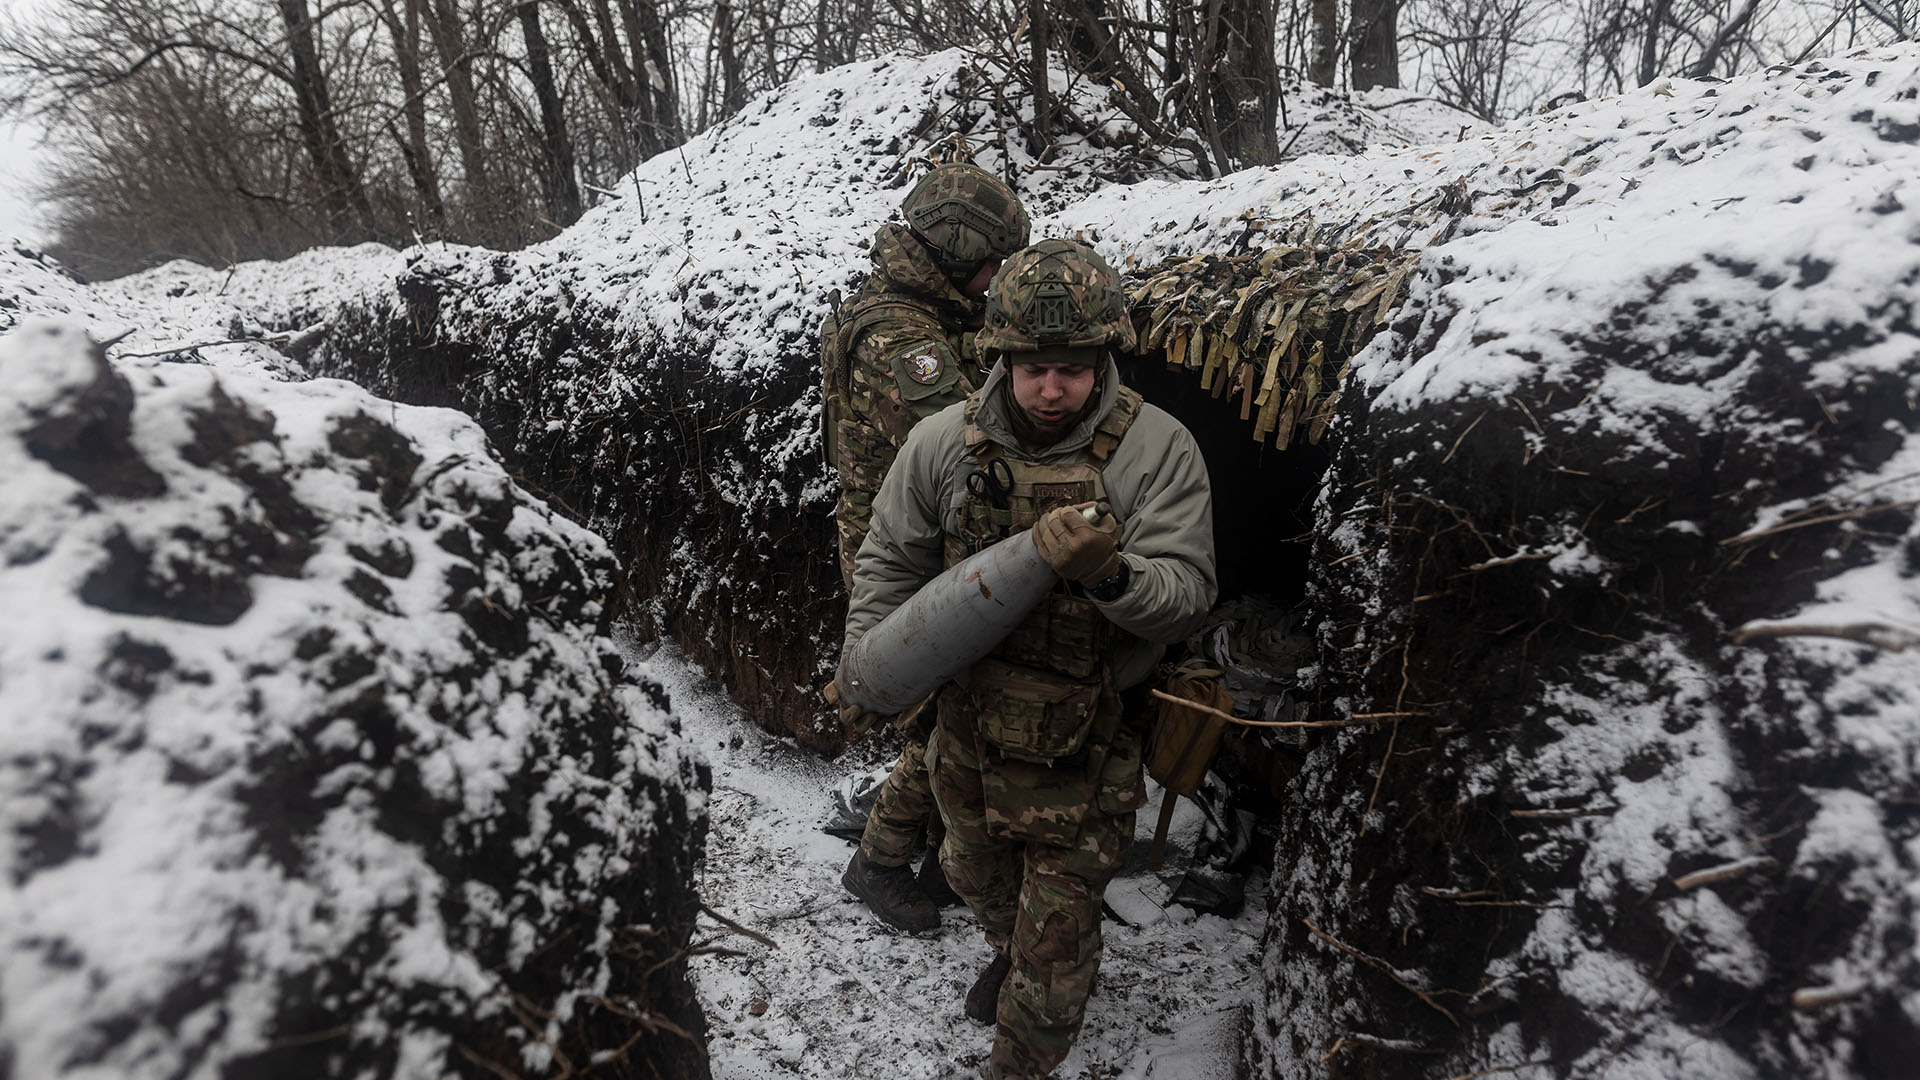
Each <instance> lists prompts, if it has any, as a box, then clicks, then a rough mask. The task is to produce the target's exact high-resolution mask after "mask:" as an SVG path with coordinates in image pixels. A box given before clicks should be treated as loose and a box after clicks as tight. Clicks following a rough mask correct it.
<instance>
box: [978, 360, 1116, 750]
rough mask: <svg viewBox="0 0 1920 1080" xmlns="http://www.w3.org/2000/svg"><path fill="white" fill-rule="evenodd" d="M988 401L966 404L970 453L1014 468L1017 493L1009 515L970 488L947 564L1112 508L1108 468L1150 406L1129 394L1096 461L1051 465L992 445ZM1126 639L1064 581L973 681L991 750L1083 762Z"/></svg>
mask: <svg viewBox="0 0 1920 1080" xmlns="http://www.w3.org/2000/svg"><path fill="white" fill-rule="evenodd" d="M980 398H981V395H979V394H977V393H976V394H974V395H973V396H972V397H970V398H968V399H967V404H966V410H965V413H964V416H965V421H966V446H967V450H968V451H969V452H970V453H971V454H972V455H973V461H974V464H975V465H976V466H977V467H981V468H984V467H985V466H986V465H987V464H988V463H989V462H991V461H993V460H995V459H998V460H1000V461H1003V462H1005V463H1006V465H1007V468H1008V469H1009V470H1011V472H1012V475H1013V487H1012V489H1011V490H1010V491H1009V492H1008V495H1007V500H1006V501H1007V505H1006V506H1005V507H996V506H994V505H993V504H992V503H991V502H989V501H988V500H987V499H985V498H983V497H981V496H980V495H977V494H975V493H974V492H973V491H972V490H970V489H969V490H967V493H966V496H965V498H964V499H962V500H961V503H960V506H959V509H958V531H957V532H955V533H949V534H948V535H947V538H946V565H948V566H953V565H955V564H956V563H959V562H961V561H962V560H964V559H966V558H967V557H968V556H970V555H972V554H974V553H975V552H978V551H981V550H984V549H985V548H988V547H991V546H992V545H994V544H997V543H999V542H1000V541H1002V540H1005V539H1007V538H1008V537H1010V536H1013V535H1014V534H1016V533H1019V532H1021V531H1023V530H1026V529H1031V528H1032V527H1033V525H1034V523H1035V522H1037V521H1039V520H1040V519H1041V518H1042V517H1044V516H1046V514H1047V512H1048V511H1050V510H1053V509H1055V508H1056V507H1061V506H1072V505H1075V504H1078V503H1086V502H1095V501H1104V500H1105V499H1106V497H1107V487H1106V483H1105V482H1104V480H1103V479H1102V477H1101V470H1102V469H1103V468H1105V466H1106V463H1107V459H1108V458H1109V457H1111V456H1112V455H1113V449H1114V447H1116V446H1118V445H1119V444H1120V440H1121V438H1122V437H1124V436H1125V435H1126V433H1127V429H1128V428H1130V427H1132V426H1133V421H1134V418H1135V417H1137V416H1138V415H1139V414H1140V405H1141V398H1140V395H1139V394H1138V393H1137V392H1135V391H1133V390H1131V389H1128V388H1127V387H1121V388H1120V394H1119V397H1118V400H1116V401H1115V402H1114V406H1113V409H1112V410H1111V411H1110V412H1108V413H1107V415H1106V418H1105V419H1103V420H1102V421H1101V422H1100V426H1099V427H1098V428H1096V429H1095V430H1094V435H1093V443H1092V445H1091V447H1090V448H1089V454H1090V456H1091V457H1090V460H1088V461H1083V462H1074V463H1068V464H1042V463H1037V462H1031V461H1022V460H1020V459H1017V458H1013V457H1009V456H1008V455H1007V454H1006V453H1005V451H1004V450H1003V448H1002V447H1001V446H1000V444H998V443H996V442H994V441H992V440H991V439H989V438H988V437H987V434H986V432H984V431H982V430H981V429H980V426H979V423H978V413H979V409H980ZM1122 524H1124V522H1123V523H1122ZM1120 632H1121V631H1119V630H1118V629H1116V628H1115V627H1114V625H1113V624H1112V623H1110V622H1108V621H1107V620H1106V617H1105V616H1103V615H1101V614H1100V611H1099V609H1098V608H1096V607H1094V605H1093V602H1092V601H1091V600H1088V599H1087V598H1086V597H1085V596H1084V595H1080V590H1079V589H1077V588H1076V587H1074V586H1071V585H1070V584H1069V583H1068V582H1065V581H1062V582H1060V583H1059V584H1058V585H1056V586H1055V587H1054V589H1053V591H1052V592H1049V593H1048V594H1047V595H1046V597H1045V598H1044V599H1043V600H1042V601H1041V602H1040V605H1039V606H1038V607H1037V608H1035V609H1034V611H1033V613H1032V614H1031V615H1028V616H1027V618H1026V619H1025V620H1024V621H1023V622H1021V623H1020V625H1019V626H1017V627H1015V628H1014V630H1013V632H1012V633H1011V634H1008V635H1007V637H1006V638H1005V640H1003V641H1001V642H1000V644H999V645H997V646H995V647H994V649H993V651H992V652H990V653H988V654H987V655H986V657H985V658H984V659H982V660H980V661H979V662H977V663H975V664H974V665H973V667H972V669H970V671H969V673H968V681H967V684H966V687H967V688H966V693H967V694H968V696H969V697H970V698H971V703H972V706H973V709H974V711H975V713H976V715H977V716H978V718H979V719H978V722H979V724H980V729H981V733H982V734H983V735H985V736H986V739H987V742H988V744H989V745H990V746H991V747H993V748H994V749H996V750H998V751H999V752H1000V753H1001V754H1002V755H1003V756H1005V757H1009V758H1015V759H1018V760H1021V761H1030V762H1037V763H1041V764H1048V765H1056V764H1058V765H1066V764H1068V763H1070V762H1071V761H1073V760H1077V759H1083V758H1084V757H1085V755H1084V754H1082V753H1081V751H1083V750H1085V749H1086V748H1087V733H1088V731H1089V730H1090V729H1091V728H1092V726H1093V722H1094V718H1095V716H1096V714H1097V712H1098V709H1099V705H1100V700H1101V697H1102V694H1101V691H1102V688H1103V687H1104V686H1105V684H1106V682H1107V679H1108V675H1107V671H1106V665H1105V663H1104V662H1103V660H1104V657H1105V655H1106V652H1107V647H1108V646H1109V645H1110V644H1111V643H1112V640H1113V635H1114V634H1116V633H1120Z"/></svg>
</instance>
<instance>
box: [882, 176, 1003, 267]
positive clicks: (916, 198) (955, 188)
mask: <svg viewBox="0 0 1920 1080" xmlns="http://www.w3.org/2000/svg"><path fill="white" fill-rule="evenodd" d="M900 212H901V213H902V214H903V215H905V216H906V219H907V227H908V228H909V229H912V230H913V233H914V235H915V236H918V237H919V238H920V239H922V240H924V241H926V242H927V244H928V246H930V247H932V248H933V249H934V250H935V251H937V252H939V254H940V256H941V263H942V269H945V270H949V271H952V270H957V269H960V268H964V267H974V266H978V265H979V264H980V263H982V262H985V261H986V260H987V259H990V258H995V257H998V258H1002V259H1004V258H1006V257H1007V256H1009V255H1012V254H1013V253H1014V252H1016V251H1019V250H1020V249H1021V248H1023V247H1025V246H1026V245H1027V236H1028V232H1029V229H1030V228H1031V226H1030V224H1029V222H1028V220H1027V210H1026V208H1025V207H1023V206H1021V205H1020V197H1019V196H1018V195H1015V194H1014V193H1013V189H1012V188H1010V187H1008V186H1007V185H1005V184H1003V183H1001V182H1000V180H999V179H998V178H997V177H995V176H994V175H993V174H992V173H990V172H988V171H987V170H985V169H982V168H981V167H979V166H978V165H968V164H965V163H955V164H951V165H942V166H940V167H939V168H937V169H935V170H933V171H932V172H930V173H928V174H927V175H925V176H923V177H921V178H920V182H919V183H917V184H915V185H913V190H912V191H909V192H907V198H906V201H904V202H902V203H901V204H900Z"/></svg>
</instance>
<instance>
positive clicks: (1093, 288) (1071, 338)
mask: <svg viewBox="0 0 1920 1080" xmlns="http://www.w3.org/2000/svg"><path fill="white" fill-rule="evenodd" d="M1136 342H1137V337H1136V335H1135V333H1134V329H1133V319H1132V317H1131V316H1129V315H1128V314H1127V302H1126V297H1125V295H1124V294H1123V293H1122V292H1121V290H1120V275H1119V274H1116V273H1115V272H1114V269H1113V267H1112V266H1109V265H1108V264H1107V260H1105V259H1103V258H1101V257H1100V255H1099V253H1098V252H1096V251H1094V250H1093V249H1092V248H1091V247H1088V246H1087V245H1086V244H1083V243H1081V242H1080V241H1078V240H1063V239H1056V240H1042V241H1040V242H1039V243H1037V244H1035V245H1033V246H1032V247H1030V248H1027V249H1026V250H1024V251H1022V252H1020V253H1019V254H1017V255H1015V256H1014V257H1013V258H1011V259H1008V260H1007V262H1006V265H1004V266H1002V267H1001V268H1000V272H999V273H998V274H995V275H994V276H993V283H992V284H991V285H989V286H987V318H986V327H985V328H984V329H982V330H981V331H980V333H979V334H978V335H977V336H976V337H975V338H974V344H975V345H977V346H978V347H979V348H980V350H981V351H982V352H985V351H986V350H988V349H995V350H998V351H1000V352H1035V351H1037V350H1039V349H1041V348H1043V347H1048V346H1055V345H1106V346H1109V347H1112V348H1114V349H1118V350H1120V351H1122V352H1131V351H1133V348H1134V346H1135V344H1136Z"/></svg>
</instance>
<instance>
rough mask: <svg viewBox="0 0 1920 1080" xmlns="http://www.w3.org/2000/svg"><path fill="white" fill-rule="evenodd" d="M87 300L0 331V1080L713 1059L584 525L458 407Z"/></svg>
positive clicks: (654, 737)
mask: <svg viewBox="0 0 1920 1080" xmlns="http://www.w3.org/2000/svg"><path fill="white" fill-rule="evenodd" d="M17 256H18V253H16V258H15V259H14V261H13V262H12V263H10V264H9V269H10V270H12V269H15V268H24V269H25V270H26V271H27V272H25V273H23V274H22V275H21V277H19V278H10V283H12V284H14V285H15V287H14V288H10V289H9V290H7V295H6V297H5V302H4V303H0V307H4V308H7V309H8V310H9V312H10V313H12V314H17V313H18V312H19V311H20V310H22V309H28V310H30V309H32V308H34V307H36V306H42V305H46V304H48V303H50V302H52V301H51V300H50V299H49V298H52V297H56V296H57V295H64V296H65V297H66V300H65V301H63V302H61V303H58V304H56V306H66V307H69V308H71V307H73V306H75V305H76V304H77V303H78V302H79V301H81V300H82V299H84V298H83V297H81V296H80V294H79V293H78V292H77V291H75V290H73V289H71V288H70V287H69V283H67V282H65V281H64V279H60V278H58V277H57V276H55V275H52V274H45V273H39V272H36V271H34V270H33V268H32V267H31V266H28V265H27V264H25V263H23V262H22V261H21V260H20V259H19V258H18V257H17ZM29 279H30V280H29ZM63 290H64V292H63ZM87 325H88V324H87V323H86V322H85V321H84V320H83V319H81V318H79V317H77V316H73V315H69V316H63V317H62V319H61V321H58V322H55V321H50V320H43V321H40V322H33V321H28V322H25V323H21V324H19V325H16V326H12V327H10V329H9V331H8V333H7V334H6V335H5V336H4V337H3V338H0V378H4V379H5V381H6V383H7V386H8V393H7V395H6V397H5V398H4V399H0V472H3V473H4V475H5V476H6V478H7V479H6V482H5V483H6V499H5V500H4V502H3V503H0V607H4V609H5V610H6V611H7V612H8V616H7V625H6V629H5V632H4V633H0V731H4V732H5V738H6V746H7V752H6V754H5V755H4V756H0V829H3V830H4V832H3V833H0V835H4V838H5V839H4V842H0V881H3V882H4V887H0V1076H18V1077H22V1078H28V1077H35V1078H37V1077H54V1076H60V1075H67V1074H84V1075H90V1076H166V1077H224V1078H229V1080H231V1078H236V1077H272V1076H287V1075H296V1074H297V1075H303V1076H339V1077H417V1076H464V1077H479V1076H495V1075H519V1074H538V1075H557V1074H560V1073H563V1072H566V1071H567V1070H568V1068H569V1067H573V1068H581V1069H584V1068H585V1067H586V1066H587V1065H588V1064H589V1063H597V1064H598V1065H599V1066H600V1067H601V1068H600V1071H601V1072H604V1073H605V1074H607V1075H635V1076H660V1075H667V1076H704V1075H706V1057H705V1048H704V1045H703V1044H704V1038H705V1022H704V1020H703V1018H702V1016H701V1014H700V1011H699V1008H698V1006H697V1005H696V1004H695V1002H694V999H693V996H692V991H691V987H690V986H689V984H688V982H687V976H686V959H685V957H686V949H687V947H688V942H689V938H690V936H691V932H692V928H693V923H694V917H695V913H696V910H697V908H698V899H697V897H696V896H695V894H694V892H693V888H692V871H693V866H694V863H695V862H696V860H697V859H698V858H699V857H700V854H701V851H702V849H703V847H704V835H705V817H704V799H705V792H706V787H707V783H708V781H707V777H706V770H705V766H704V765H702V764H701V763H700V760H699V758H698V755H697V754H696V753H694V752H693V751H692V750H691V749H690V747H689V746H688V745H687V744H686V742H685V741H684V740H683V739H682V738H681V736H680V734H679V728H678V724H677V722H676V721H675V720H673V719H672V717H671V716H670V715H669V714H668V712H667V703H666V701H665V700H664V696H663V695H661V694H660V693H659V691H658V689H657V688H653V689H652V690H649V689H648V688H646V687H641V686H635V685H633V684H631V683H630V682H628V681H627V680H626V679H625V678H623V665H622V662H621V659H620V655H619V653H618V652H617V651H616V650H615V648H614V646H613V643H612V642H611V641H610V640H609V639H608V638H606V637H605V636H604V635H605V633H606V631H607V628H608V621H609V610H610V609H609V605H608V603H607V601H608V599H609V597H610V593H611V589H612V584H613V580H612V579H613V575H614V562H613V559H612V556H611V554H610V553H609V551H608V549H607V547H606V545H605V544H604V543H603V542H602V541H600V540H599V539H598V538H596V537H594V536H592V535H591V534H590V533H588V532H586V531H585V530H584V529H582V528H580V527H578V526H575V525H573V524H571V523H569V522H567V521H566V520H565V519H563V518H560V517H558V516H557V515H556V514H555V513H554V512H553V511H552V510H551V509H550V508H548V507H546V506H545V505H543V504H541V503H540V502H538V501H536V500H534V499H533V498H531V497H530V496H528V495H527V494H526V492H524V491H522V490H521V489H519V488H517V487H516V486H515V485H514V484H512V483H511V481H510V480H509V479H508V477H507V476H506V475H505V474H504V472H503V471H502V470H501V469H500V467H499V466H498V464H497V463H495V461H494V460H493V459H492V457H491V455H490V453H489V451H488V449H487V446H486V441H485V437H484V436H483V435H482V434H481V432H480V431H479V429H478V428H477V427H476V426H475V425H474V424H473V423H472V422H471V421H470V420H468V419H466V418H464V417H461V416H459V415H458V414H455V413H451V412H448V411H445V410H437V409H415V408H408V407H404V406H395V405H394V404H392V403H391V402H387V401H382V400H380V399H377V398H375V397H373V396H371V395H370V394H367V393H366V392H364V391H362V390H360V389H358V388H357V387H353V386H350V385H348V384H345V383H338V382H331V381H315V382H306V383H285V382H279V381H275V380H273V379H271V378H267V377H263V376H262V375H260V374H258V373H257V372H250V371H238V370H227V371H216V370H215V369H213V368H210V367H208V366H206V365H203V364H199V363H183V362H177V361H178V357H175V361H176V362H165V361H159V360H146V361H139V360H128V361H124V362H121V361H115V362H111V363H109V362H108V361H107V360H106V359H105V358H104V350H102V349H101V348H100V347H98V346H97V345H95V344H94V343H93V342H92V341H90V340H89V338H88V336H87Z"/></svg>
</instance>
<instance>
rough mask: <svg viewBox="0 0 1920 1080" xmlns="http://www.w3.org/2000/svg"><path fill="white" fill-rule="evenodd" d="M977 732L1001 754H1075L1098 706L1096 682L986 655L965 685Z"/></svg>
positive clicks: (1043, 758)
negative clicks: (972, 706)
mask: <svg viewBox="0 0 1920 1080" xmlns="http://www.w3.org/2000/svg"><path fill="white" fill-rule="evenodd" d="M967 691H968V694H969V696H971V697H972V699H973V705H974V709H975V710H976V715H977V716H978V717H979V722H980V734H981V735H982V736H983V737H985V739H986V740H987V743H988V745H990V746H992V747H993V748H994V749H995V750H998V751H999V752H1000V753H1001V754H1002V755H1003V756H1005V757H1008V758H1012V759H1014V760H1017V761H1027V762H1033V763H1035V764H1041V765H1050V764H1053V763H1055V762H1056V761H1060V760H1061V759H1064V758H1068V757H1070V756H1071V755H1074V754H1077V753H1079V751H1080V750H1082V749H1083V748H1085V747H1086V745H1087V732H1088V731H1090V730H1091V729H1092V727H1093V720H1094V717H1095V715H1096V714H1097V713H1098V711H1099V705H1100V683H1099V682H1098V681H1076V680H1070V679H1063V678H1061V677H1060V676H1059V675H1056V674H1054V673H1052V672H1049V671H1042V670H1040V669H1037V668H1030V667H1024V666H1022V665H1019V664H1009V663H1007V662H1006V661H1004V660H996V659H994V658H992V657H988V658H987V659H985V660H981V661H980V662H979V663H977V664H975V665H974V666H973V671H972V679H971V681H970V682H969V683H968V685H967Z"/></svg>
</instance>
